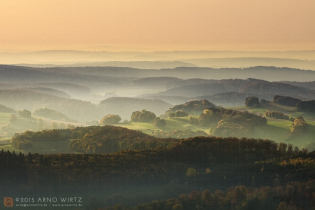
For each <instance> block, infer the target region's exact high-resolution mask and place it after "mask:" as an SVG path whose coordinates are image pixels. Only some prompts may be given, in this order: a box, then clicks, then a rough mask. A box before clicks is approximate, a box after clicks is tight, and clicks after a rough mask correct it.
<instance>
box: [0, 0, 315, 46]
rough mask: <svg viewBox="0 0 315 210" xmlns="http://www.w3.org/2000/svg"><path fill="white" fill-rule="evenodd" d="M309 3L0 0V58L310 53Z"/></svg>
mask: <svg viewBox="0 0 315 210" xmlns="http://www.w3.org/2000/svg"><path fill="white" fill-rule="evenodd" d="M314 9H315V1H314V0H263V1H262V0H2V1H0V50H7V51H10V50H17V51H19V50H20V51H36V50H57V49H60V50H61V49H67V50H70V49H71V50H89V51H94V50H95V51H98V50H109V51H125V50H128V51H130V50H134V51H158V50H170V51H174V50H315V27H314V25H315V12H314Z"/></svg>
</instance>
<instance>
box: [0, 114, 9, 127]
mask: <svg viewBox="0 0 315 210" xmlns="http://www.w3.org/2000/svg"><path fill="white" fill-rule="evenodd" d="M10 116H11V114H10V113H0V127H3V126H6V125H7V124H9V123H10V121H9V119H10Z"/></svg>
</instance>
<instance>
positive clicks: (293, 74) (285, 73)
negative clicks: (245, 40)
mask: <svg viewBox="0 0 315 210" xmlns="http://www.w3.org/2000/svg"><path fill="white" fill-rule="evenodd" d="M112 77H125V79H126V77H133V78H134V77H138V78H144V77H178V78H181V79H188V78H203V79H230V78H233V79H234V78H239V79H246V78H257V79H264V80H269V81H313V80H315V72H314V71H310V70H299V69H292V68H277V67H272V66H270V67H266V66H257V67H250V68H244V69H243V68H220V69H214V68H198V67H177V68H173V69H161V70H152V69H136V68H126V67H58V68H31V67H20V66H9V65H0V78H1V79H0V82H8V81H10V82H13V81H19V82H21V81H24V82H34V81H39V80H41V82H44V81H45V82H49V81H55V82H57V81H58V82H60V81H63V82H66V81H71V80H72V81H78V82H82V81H90V82H91V81H93V82H104V81H107V82H110V81H111V80H117V78H112ZM118 81H120V80H118ZM116 82H117V81H116Z"/></svg>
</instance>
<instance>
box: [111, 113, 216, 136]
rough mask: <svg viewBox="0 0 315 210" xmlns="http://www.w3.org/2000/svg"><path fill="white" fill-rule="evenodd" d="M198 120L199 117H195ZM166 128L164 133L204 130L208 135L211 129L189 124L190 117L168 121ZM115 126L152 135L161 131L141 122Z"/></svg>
mask: <svg viewBox="0 0 315 210" xmlns="http://www.w3.org/2000/svg"><path fill="white" fill-rule="evenodd" d="M194 117H195V118H198V116H194ZM165 121H166V126H165V127H164V128H163V129H162V130H163V132H170V131H173V130H188V129H190V130H192V131H197V130H202V131H204V132H206V133H207V134H210V133H209V132H210V128H207V127H200V126H198V125H192V124H190V123H189V117H174V118H169V119H166V120H165ZM115 126H121V127H124V128H128V129H132V130H140V131H142V132H144V133H147V134H151V133H152V131H154V130H160V129H159V128H157V127H154V126H153V125H152V124H151V123H140V122H131V123H130V124H116V125H115Z"/></svg>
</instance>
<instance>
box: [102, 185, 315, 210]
mask: <svg viewBox="0 0 315 210" xmlns="http://www.w3.org/2000/svg"><path fill="white" fill-rule="evenodd" d="M314 189H315V181H314V180H311V181H308V182H290V183H287V184H286V185H284V186H273V187H270V186H263V187H260V188H250V187H246V186H244V185H238V186H235V187H230V188H229V189H227V190H226V191H222V190H219V189H218V190H215V191H214V192H213V193H211V191H210V190H208V189H204V190H203V191H202V192H198V191H197V190H193V191H191V192H190V193H189V194H181V195H180V196H179V197H178V198H171V199H167V200H154V201H152V202H151V203H143V204H139V205H137V206H135V207H124V205H121V204H117V205H115V206H113V207H108V208H105V209H104V208H103V210H141V209H154V210H199V209H209V210H210V209H222V210H230V209H238V210H247V209H260V208H263V209H269V210H287V209H290V210H303V209H310V208H315V199H314V198H315V197H314V191H313V190H314ZM98 210H102V209H98Z"/></svg>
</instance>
